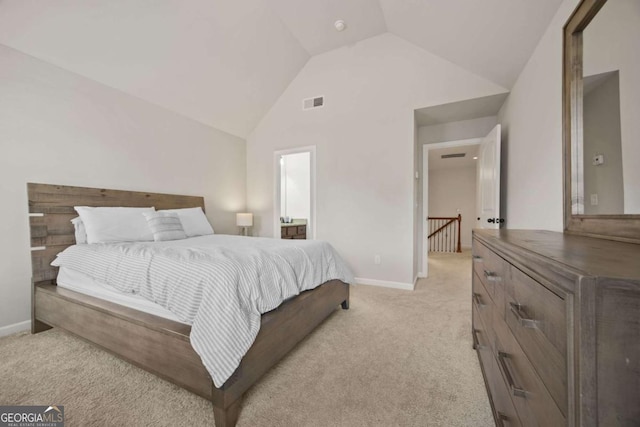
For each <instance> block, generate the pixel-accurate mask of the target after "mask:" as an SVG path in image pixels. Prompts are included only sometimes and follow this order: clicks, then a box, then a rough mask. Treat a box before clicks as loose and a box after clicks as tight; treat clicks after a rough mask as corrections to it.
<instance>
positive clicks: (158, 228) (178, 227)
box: [142, 212, 187, 242]
mask: <svg viewBox="0 0 640 427" xmlns="http://www.w3.org/2000/svg"><path fill="white" fill-rule="evenodd" d="M142 215H144V217H145V218H146V219H147V224H149V228H151V232H152V233H153V240H155V241H156V242H164V241H166V240H181V239H186V238H187V235H186V234H185V232H184V229H183V228H182V223H181V222H180V218H178V214H177V213H170V212H143V213H142Z"/></svg>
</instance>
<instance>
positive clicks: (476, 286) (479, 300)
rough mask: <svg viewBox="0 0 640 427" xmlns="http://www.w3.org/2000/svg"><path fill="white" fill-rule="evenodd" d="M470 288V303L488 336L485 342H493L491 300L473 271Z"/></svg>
mask: <svg viewBox="0 0 640 427" xmlns="http://www.w3.org/2000/svg"><path fill="white" fill-rule="evenodd" d="M472 289H473V293H472V295H471V304H472V305H473V309H474V310H475V311H477V313H478V318H479V319H481V320H482V323H483V325H484V327H485V328H484V329H485V330H486V331H485V334H486V335H487V337H488V340H487V342H488V343H491V344H493V342H494V338H493V328H492V327H491V323H492V318H493V315H492V312H493V302H492V301H491V298H489V293H488V292H487V290H486V289H485V287H484V285H483V284H482V282H481V281H480V279H479V278H478V275H477V274H475V273H474V274H473V280H472ZM474 325H475V318H474Z"/></svg>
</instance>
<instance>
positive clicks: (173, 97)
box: [0, 0, 309, 137]
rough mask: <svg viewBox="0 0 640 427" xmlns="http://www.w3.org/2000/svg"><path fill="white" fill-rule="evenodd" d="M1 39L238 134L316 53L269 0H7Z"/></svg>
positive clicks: (0, 10)
mask: <svg viewBox="0 0 640 427" xmlns="http://www.w3.org/2000/svg"><path fill="white" fill-rule="evenodd" d="M187 5H188V6H187ZM0 43H2V44H5V45H7V46H9V47H12V48H14V49H17V50H20V51H22V52H24V53H27V54H29V55H32V56H34V57H36V58H39V59H42V60H44V61H47V62H49V63H52V64H54V65H57V66H59V67H61V68H64V69H66V70H69V71H72V72H75V73H77V74H80V75H82V76H85V77H88V78H90V79H93V80H96V81H98V82H100V83H103V84H105V85H107V86H111V87H114V88H116V89H120V90H122V91H124V92H126V93H129V94H132V95H134V96H137V97H139V98H142V99H144V100H147V101H149V102H152V103H154V104H158V105H161V106H163V107H166V108H168V109H171V110H173V111H175V112H178V113H180V114H183V115H185V116H187V117H190V118H192V119H195V120H198V121H200V122H202V123H205V124H207V125H210V126H213V127H215V128H218V129H221V130H223V131H225V132H228V133H230V134H233V135H237V136H240V137H246V136H247V134H248V133H249V132H250V131H251V130H252V129H253V128H254V126H255V124H256V123H257V122H258V121H259V120H260V118H261V117H262V116H263V115H264V114H265V113H266V112H267V111H268V109H269V108H270V107H271V105H272V104H273V103H274V102H275V100H276V99H277V98H278V96H279V95H280V94H281V93H282V91H283V90H284V89H285V87H286V86H287V85H288V84H289V82H290V81H291V80H292V79H293V78H294V77H295V75H296V74H297V73H298V71H299V70H300V69H301V68H302V66H303V65H304V64H305V63H306V61H307V60H308V58H309V54H308V53H307V52H306V51H305V50H304V49H303V48H302V46H300V44H299V43H298V41H297V40H296V39H295V38H294V37H293V36H292V35H291V33H290V31H289V30H288V29H287V28H286V27H285V26H284V24H283V23H282V21H281V20H280V19H279V18H278V17H277V16H276V15H275V14H274V12H273V10H272V9H271V8H269V7H268V5H267V4H266V3H265V1H263V0H242V1H225V0H190V1H189V2H188V3H185V2H180V1H174V0H136V1H130V0H110V1H102V0H57V1H44V2H43V1H40V0H21V1H0Z"/></svg>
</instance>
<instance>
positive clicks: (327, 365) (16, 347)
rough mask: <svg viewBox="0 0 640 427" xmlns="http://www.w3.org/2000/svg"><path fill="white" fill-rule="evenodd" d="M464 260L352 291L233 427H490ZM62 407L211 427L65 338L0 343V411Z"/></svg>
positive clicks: (90, 417) (137, 373) (89, 422)
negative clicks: (395, 285)
mask: <svg viewBox="0 0 640 427" xmlns="http://www.w3.org/2000/svg"><path fill="white" fill-rule="evenodd" d="M470 258H471V257H470V254H469V253H468V252H466V253H463V254H462V255H460V254H446V255H436V256H432V257H431V259H430V263H429V265H430V277H429V279H423V280H421V281H420V282H419V283H418V286H417V288H416V290H415V291H414V292H408V291H400V290H393V289H386V288H378V287H371V286H353V287H352V294H351V309H350V310H348V311H342V310H338V311H336V312H335V314H333V315H332V316H331V317H330V318H329V319H328V320H327V321H325V322H324V323H323V324H322V325H321V326H320V327H319V328H318V329H317V330H316V331H315V332H314V333H313V334H311V336H310V337H309V338H307V339H306V340H305V341H303V342H302V343H301V344H300V345H299V346H298V347H297V348H296V349H294V351H293V352H292V353H291V354H289V355H288V356H287V357H286V358H285V359H284V360H283V361H282V362H281V363H280V364H278V365H277V366H276V367H275V368H274V369H273V370H272V371H271V372H269V373H268V374H267V375H266V376H265V377H264V378H263V379H262V380H261V381H260V382H259V383H258V384H257V385H256V386H254V387H253V388H252V389H251V390H250V391H249V392H248V393H247V396H246V398H245V401H244V404H243V407H242V411H241V414H240V419H239V421H238V426H396V425H397V426H474V427H475V426H492V425H494V424H493V420H492V416H491V410H490V406H489V401H488V398H487V394H486V391H485V389H484V382H483V380H482V374H481V372H480V367H479V364H478V359H477V356H476V354H475V353H474V351H473V350H472V348H471V334H470V329H471V302H470V293H471V290H470V287H471V279H470V277H471V261H470ZM7 404H23V405H24V404H34V405H49V404H59V405H64V407H65V414H66V417H67V424H66V425H67V426H94V425H95V426H103V425H104V426H125V425H126V426H147V425H149V426H151V425H153V426H158V425H161V426H176V425H181V426H213V424H214V421H213V413H212V410H211V406H210V404H209V403H208V402H207V401H205V400H204V399H201V398H199V397H197V396H195V395H193V394H191V393H189V392H187V391H184V390H182V389H180V388H178V387H176V386H173V385H172V384H170V383H168V382H166V381H163V380H161V379H159V378H157V377H155V376H153V375H151V374H148V373H147V372H145V371H142V370H140V369H138V368H136V367H134V366H131V365H129V364H127V363H125V362H122V361H120V360H119V359H117V358H116V357H114V356H111V355H110V354H107V353H106V352H103V351H101V350H98V349H96V348H94V347H93V346H91V345H90V344H87V343H85V342H83V341H81V340H79V339H76V338H73V337H71V336H69V335H67V334H65V333H63V332H60V331H58V330H55V329H53V330H50V331H47V332H43V333H41V334H37V335H29V334H19V335H14V336H10V337H5V338H2V339H0V405H7Z"/></svg>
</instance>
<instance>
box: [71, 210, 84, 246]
mask: <svg viewBox="0 0 640 427" xmlns="http://www.w3.org/2000/svg"><path fill="white" fill-rule="evenodd" d="M71 224H73V229H74V230H75V234H76V245H84V244H85V243H87V230H85V228H84V222H82V220H81V219H80V217H79V216H77V217H75V218H73V219H72V220H71Z"/></svg>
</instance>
